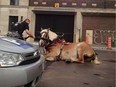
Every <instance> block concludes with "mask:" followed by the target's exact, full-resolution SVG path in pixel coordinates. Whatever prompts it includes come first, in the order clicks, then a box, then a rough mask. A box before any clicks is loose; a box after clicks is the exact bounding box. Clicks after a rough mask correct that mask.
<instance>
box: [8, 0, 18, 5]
mask: <svg viewBox="0 0 116 87" xmlns="http://www.w3.org/2000/svg"><path fill="white" fill-rule="evenodd" d="M10 5H19V0H10Z"/></svg>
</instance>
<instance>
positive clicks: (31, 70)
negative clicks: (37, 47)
mask: <svg viewBox="0 0 116 87" xmlns="http://www.w3.org/2000/svg"><path fill="white" fill-rule="evenodd" d="M43 70H44V57H43V56H42V55H41V57H40V59H39V60H38V61H37V62H35V63H32V64H27V65H22V66H16V67H8V68H0V87H15V86H23V85H25V84H27V83H30V82H31V81H34V80H35V79H36V78H38V77H39V76H40V75H41V74H42V72H43Z"/></svg>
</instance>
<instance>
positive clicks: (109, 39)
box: [107, 37, 112, 49]
mask: <svg viewBox="0 0 116 87" xmlns="http://www.w3.org/2000/svg"><path fill="white" fill-rule="evenodd" d="M107 48H108V49H112V45H111V37H108V46H107Z"/></svg>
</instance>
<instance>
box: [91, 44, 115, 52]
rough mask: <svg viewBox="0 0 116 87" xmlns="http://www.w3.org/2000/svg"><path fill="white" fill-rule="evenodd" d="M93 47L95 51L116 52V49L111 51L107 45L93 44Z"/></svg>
mask: <svg viewBox="0 0 116 87" xmlns="http://www.w3.org/2000/svg"><path fill="white" fill-rule="evenodd" d="M91 46H92V48H93V49H94V50H105V51H116V47H111V49H109V48H108V47H107V45H96V44H92V45H91Z"/></svg>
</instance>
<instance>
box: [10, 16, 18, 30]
mask: <svg viewBox="0 0 116 87" xmlns="http://www.w3.org/2000/svg"><path fill="white" fill-rule="evenodd" d="M16 22H18V16H9V30H11V29H12V28H13V26H14V24H15V23H16Z"/></svg>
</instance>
